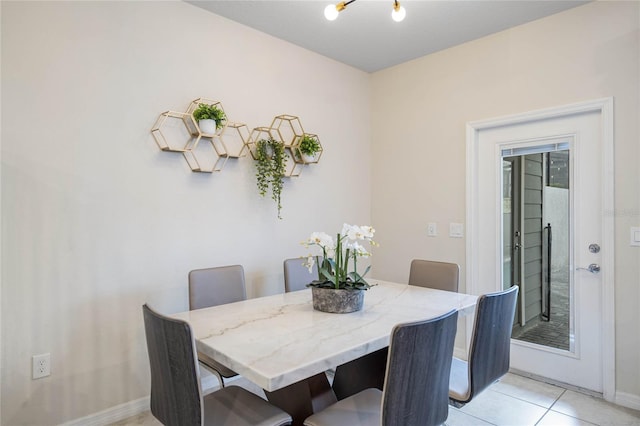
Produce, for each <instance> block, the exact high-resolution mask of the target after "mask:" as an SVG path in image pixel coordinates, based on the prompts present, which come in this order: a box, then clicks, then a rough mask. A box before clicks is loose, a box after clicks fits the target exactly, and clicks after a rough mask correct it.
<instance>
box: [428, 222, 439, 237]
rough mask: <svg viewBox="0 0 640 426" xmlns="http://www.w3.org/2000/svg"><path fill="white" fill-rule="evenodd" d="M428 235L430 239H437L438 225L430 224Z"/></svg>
mask: <svg viewBox="0 0 640 426" xmlns="http://www.w3.org/2000/svg"><path fill="white" fill-rule="evenodd" d="M427 235H428V236H430V237H435V236H436V235H438V225H436V224H435V223H433V222H429V224H428V225H427Z"/></svg>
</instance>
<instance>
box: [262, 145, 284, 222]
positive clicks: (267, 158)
mask: <svg viewBox="0 0 640 426" xmlns="http://www.w3.org/2000/svg"><path fill="white" fill-rule="evenodd" d="M255 159H256V180H257V184H258V191H260V195H262V196H263V197H264V195H265V194H266V193H267V190H268V189H269V187H271V198H272V199H273V201H275V202H276V204H277V206H278V219H282V217H281V216H280V211H281V210H282V204H281V202H280V200H281V196H282V186H283V179H284V175H285V168H286V165H287V156H286V154H285V152H284V143H282V142H279V141H276V140H275V139H273V138H268V139H260V140H259V141H258V142H256V148H255Z"/></svg>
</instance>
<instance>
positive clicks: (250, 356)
mask: <svg viewBox="0 0 640 426" xmlns="http://www.w3.org/2000/svg"><path fill="white" fill-rule="evenodd" d="M368 282H369V284H371V286H372V287H371V288H370V289H369V290H367V291H366V293H365V297H364V306H363V308H362V310H360V311H357V312H352V313H348V314H336V313H326V312H320V311H317V310H314V309H313V305H312V299H311V290H310V289H304V290H300V291H294V292H289V293H282V294H275V295H271V296H265V297H258V298H254V299H248V300H243V301H240V302H235V303H229V304H225V305H219V306H214V307H210V308H204V309H197V310H193V311H186V312H180V313H177V314H173V315H171V316H172V317H173V318H177V319H182V320H184V321H186V322H188V323H189V325H190V326H191V329H192V330H193V334H194V338H195V340H196V348H197V350H198V352H201V353H204V354H205V355H207V356H209V357H211V358H213V359H215V360H216V361H218V362H220V363H222V364H223V365H225V366H227V367H228V368H230V369H232V370H234V371H236V372H237V373H238V374H240V375H242V376H243V377H244V378H246V379H248V380H250V381H252V382H253V383H255V384H256V385H258V386H259V387H261V388H262V389H264V391H265V394H266V396H267V399H268V400H269V401H270V402H272V403H273V404H275V405H277V406H280V407H281V408H282V409H284V410H285V411H287V412H288V413H289V414H291V415H292V416H293V419H294V422H293V425H297V424H302V422H303V420H304V418H306V417H307V416H309V415H311V414H313V413H314V412H317V411H319V410H321V409H323V408H325V407H326V406H328V405H330V404H332V403H334V402H335V401H336V397H335V395H334V393H333V392H332V390H331V385H330V384H329V381H328V379H327V377H326V374H325V372H326V371H328V370H330V369H332V368H335V367H336V366H338V365H341V364H345V363H347V362H349V361H353V360H355V359H357V358H360V357H362V356H365V355H367V354H371V353H373V352H376V351H378V350H381V349H383V348H385V347H387V346H389V339H390V336H391V332H392V330H393V327H394V326H395V325H396V324H399V323H405V322H411V321H419V320H427V319H431V318H435V317H438V316H440V315H442V314H444V313H447V312H449V311H451V310H453V309H455V310H457V311H458V313H459V315H461V316H462V315H468V314H470V313H473V312H474V310H475V305H476V302H477V296H473V295H468V294H464V293H454V292H448V291H442V290H435V289H430V288H426V287H419V286H413V285H407V284H401V283H394V282H389V281H383V280H376V279H369V280H368Z"/></svg>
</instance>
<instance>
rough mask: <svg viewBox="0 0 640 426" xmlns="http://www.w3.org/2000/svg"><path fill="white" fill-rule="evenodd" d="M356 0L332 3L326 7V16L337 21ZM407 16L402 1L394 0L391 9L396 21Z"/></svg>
mask: <svg viewBox="0 0 640 426" xmlns="http://www.w3.org/2000/svg"><path fill="white" fill-rule="evenodd" d="M354 1H356V0H349V1H342V2H340V3H338V4H330V5H328V6H327V7H325V8H324V17H325V18H327V19H328V20H329V21H335V20H336V19H337V18H338V15H339V14H340V12H342V11H343V10H344V9H346V7H347V6H348V5H349V4H351V3H353V2H354ZM405 16H407V11H406V10H405V8H404V7H402V6H400V2H399V1H398V0H394V1H393V10H392V11H391V17H392V18H393V20H394V21H396V22H400V21H402V20H403V19H404V18H405Z"/></svg>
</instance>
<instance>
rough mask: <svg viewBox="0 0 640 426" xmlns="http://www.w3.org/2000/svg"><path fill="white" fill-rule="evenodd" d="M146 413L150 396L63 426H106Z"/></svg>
mask: <svg viewBox="0 0 640 426" xmlns="http://www.w3.org/2000/svg"><path fill="white" fill-rule="evenodd" d="M145 411H149V397H148V396H145V397H144V398H140V399H136V400H134V401H129V402H125V403H124V404H120V405H116V406H115V407H111V408H107V409H106V410H103V411H100V412H98V413H93V414H90V415H88V416H86V417H82V418H80V419H76V420H72V421H70V422H67V423H63V424H62V426H106V425H110V424H111V423H115V422H119V421H120V420H124V419H126V418H129V417H132V416H136V415H138V414H140V413H143V412H145Z"/></svg>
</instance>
